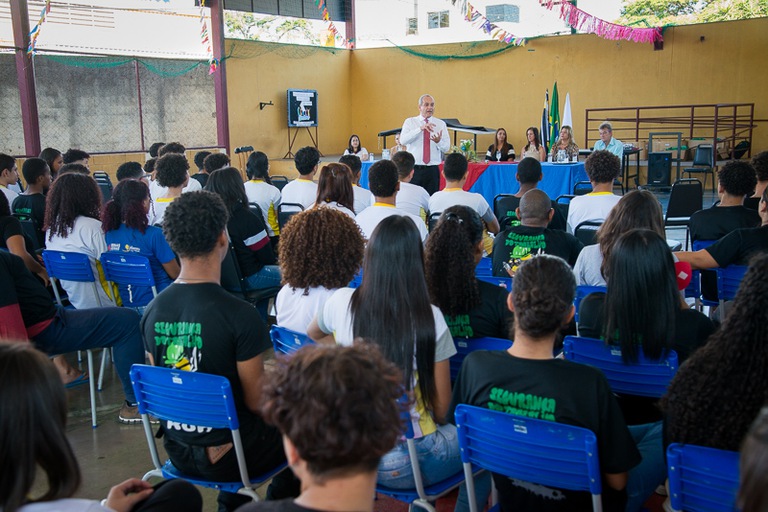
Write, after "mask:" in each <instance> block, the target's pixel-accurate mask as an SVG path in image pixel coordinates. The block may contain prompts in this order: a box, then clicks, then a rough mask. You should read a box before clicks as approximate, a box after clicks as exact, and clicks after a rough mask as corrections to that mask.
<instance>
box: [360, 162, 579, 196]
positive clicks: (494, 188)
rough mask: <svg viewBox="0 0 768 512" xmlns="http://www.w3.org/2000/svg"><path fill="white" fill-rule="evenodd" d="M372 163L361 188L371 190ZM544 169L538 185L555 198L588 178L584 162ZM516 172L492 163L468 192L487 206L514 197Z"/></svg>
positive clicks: (364, 171)
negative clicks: (503, 196) (479, 196)
mask: <svg viewBox="0 0 768 512" xmlns="http://www.w3.org/2000/svg"><path fill="white" fill-rule="evenodd" d="M372 163H373V162H363V169H362V173H361V175H360V186H361V187H364V188H368V169H369V168H370V167H371V164H372ZM470 165H473V164H470ZM478 165H480V164H478ZM541 168H542V169H541V170H542V174H543V175H544V177H543V178H542V180H541V182H540V183H539V189H541V190H543V191H544V192H546V193H547V195H548V196H549V197H550V198H552V199H556V198H557V197H558V196H562V195H565V194H572V193H573V185H574V183H576V182H577V181H587V180H588V179H589V178H587V173H586V172H585V171H584V163H583V162H575V163H567V164H555V163H549V162H545V163H542V164H541ZM516 172H517V164H490V165H488V168H487V169H486V170H485V172H483V173H482V174H481V175H480V177H479V178H478V179H477V181H476V182H475V183H474V185H472V187H471V188H470V189H469V190H470V192H477V193H478V194H482V195H483V197H484V198H485V200H486V201H488V204H489V205H492V204H493V198H494V197H496V196H497V195H498V194H514V193H516V192H517V191H518V190H519V189H520V184H519V183H518V182H517V180H516V179H515V173H516Z"/></svg>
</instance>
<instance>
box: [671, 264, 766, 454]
mask: <svg viewBox="0 0 768 512" xmlns="http://www.w3.org/2000/svg"><path fill="white" fill-rule="evenodd" d="M766 275H768V255H765V254H761V255H758V256H755V257H754V258H753V259H752V261H751V264H750V266H749V270H748V271H747V273H746V275H745V276H744V279H743V281H742V282H741V287H740V288H739V293H738V294H737V295H736V299H735V300H734V302H733V307H732V308H731V310H730V311H729V312H728V315H726V317H725V320H724V321H723V324H722V325H721V326H720V329H719V330H718V331H716V332H715V333H714V334H713V335H712V336H710V337H709V341H708V342H707V344H706V345H704V346H703V347H702V348H700V349H699V350H698V351H696V352H695V353H694V354H693V355H692V356H691V357H690V358H689V359H688V361H687V362H686V364H684V365H683V366H682V367H681V368H680V370H679V371H678V372H677V375H675V378H674V379H673V380H672V382H671V383H670V385H669V389H668V390H667V394H666V396H665V397H664V398H663V399H662V402H661V404H662V407H663V409H664V410H665V412H666V414H667V422H666V441H667V442H669V443H690V444H698V445H702V446H710V447H712V448H719V449H722V450H733V451H737V450H738V449H739V446H741V442H742V440H743V439H744V435H745V434H746V433H747V430H748V429H749V426H750V424H751V423H752V421H754V419H755V417H757V414H758V413H759V412H760V408H761V407H762V406H763V405H765V404H766V403H768V372H767V371H766V368H768V344H766V340H768V280H766V278H765V276H766Z"/></svg>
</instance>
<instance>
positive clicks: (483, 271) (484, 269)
mask: <svg viewBox="0 0 768 512" xmlns="http://www.w3.org/2000/svg"><path fill="white" fill-rule="evenodd" d="M492 265H493V260H492V259H491V258H488V257H483V258H480V262H479V263H478V264H477V266H476V267H475V275H476V276H490V275H491V274H492V273H493V270H492V268H491V267H492Z"/></svg>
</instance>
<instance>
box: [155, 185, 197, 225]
mask: <svg viewBox="0 0 768 512" xmlns="http://www.w3.org/2000/svg"><path fill="white" fill-rule="evenodd" d="M192 181H197V180H192ZM174 199H175V198H169V197H158V198H157V199H155V200H154V201H152V205H151V206H150V208H149V213H147V218H148V219H149V225H150V226H154V225H155V224H162V223H163V217H165V210H166V209H167V208H168V205H170V204H171V203H172V202H173V200H174Z"/></svg>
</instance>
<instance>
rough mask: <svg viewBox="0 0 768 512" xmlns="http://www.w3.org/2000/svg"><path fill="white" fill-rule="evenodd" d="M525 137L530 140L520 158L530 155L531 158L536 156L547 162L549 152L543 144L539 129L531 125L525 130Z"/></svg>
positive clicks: (540, 160) (537, 158)
mask: <svg viewBox="0 0 768 512" xmlns="http://www.w3.org/2000/svg"><path fill="white" fill-rule="evenodd" d="M525 137H526V140H527V141H528V144H526V145H525V147H524V148H523V154H522V155H520V158H525V157H527V156H529V157H531V158H535V159H536V160H538V161H539V162H546V161H547V152H546V150H545V149H544V146H542V145H541V139H540V138H539V129H538V128H536V127H535V126H531V127H530V128H528V129H527V130H526V131H525Z"/></svg>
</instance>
